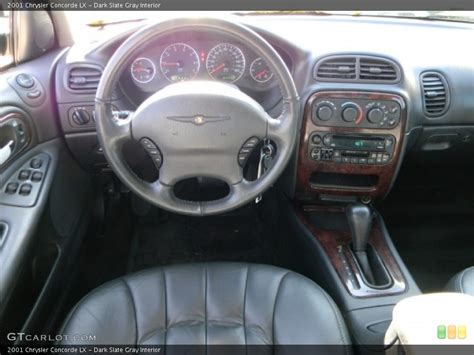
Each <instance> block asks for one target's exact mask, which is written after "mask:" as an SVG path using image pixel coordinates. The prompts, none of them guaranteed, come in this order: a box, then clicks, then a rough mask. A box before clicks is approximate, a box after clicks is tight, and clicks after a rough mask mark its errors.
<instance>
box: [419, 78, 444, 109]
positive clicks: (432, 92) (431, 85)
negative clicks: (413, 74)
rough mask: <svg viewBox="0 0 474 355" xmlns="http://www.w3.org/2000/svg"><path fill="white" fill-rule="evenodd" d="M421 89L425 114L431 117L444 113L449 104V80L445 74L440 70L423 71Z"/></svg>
mask: <svg viewBox="0 0 474 355" xmlns="http://www.w3.org/2000/svg"><path fill="white" fill-rule="evenodd" d="M421 90H422V95H423V104H424V107H423V108H424V111H425V114H426V115H427V116H430V117H438V116H441V115H443V114H444V113H445V112H446V110H447V109H448V105H449V88H448V82H447V81H446V79H445V78H444V76H443V75H441V74H440V73H438V72H424V73H422V74H421Z"/></svg>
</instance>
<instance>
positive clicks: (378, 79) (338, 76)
mask: <svg viewBox="0 0 474 355" xmlns="http://www.w3.org/2000/svg"><path fill="white" fill-rule="evenodd" d="M314 78H315V79H316V80H320V81H333V82H341V81H342V82H362V83H381V84H394V83H397V82H398V81H400V78H401V71H400V67H399V66H398V64H396V63H395V62H393V61H391V60H389V59H386V58H381V57H375V56H367V55H357V54H354V55H334V56H330V57H326V58H323V59H322V60H320V61H319V62H318V63H316V66H315V67H314Z"/></svg>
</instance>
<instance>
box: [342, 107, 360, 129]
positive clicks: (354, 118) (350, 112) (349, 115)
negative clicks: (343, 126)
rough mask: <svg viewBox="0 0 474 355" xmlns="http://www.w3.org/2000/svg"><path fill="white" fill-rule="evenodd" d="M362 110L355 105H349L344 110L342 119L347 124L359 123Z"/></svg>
mask: <svg viewBox="0 0 474 355" xmlns="http://www.w3.org/2000/svg"><path fill="white" fill-rule="evenodd" d="M360 116H361V109H360V108H359V107H358V106H357V105H355V104H349V105H347V106H346V107H345V108H344V109H343V110H342V119H343V120H344V121H346V122H355V123H356V124H357V123H359V122H358V121H359V119H360Z"/></svg>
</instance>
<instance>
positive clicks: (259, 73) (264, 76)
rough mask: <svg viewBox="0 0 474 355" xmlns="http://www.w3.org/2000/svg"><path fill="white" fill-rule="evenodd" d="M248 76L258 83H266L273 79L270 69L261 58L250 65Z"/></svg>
mask: <svg viewBox="0 0 474 355" xmlns="http://www.w3.org/2000/svg"><path fill="white" fill-rule="evenodd" d="M250 75H251V76H252V78H253V80H255V81H256V82H259V83H266V82H267V81H269V80H270V79H271V78H272V77H273V73H272V71H271V69H270V67H269V66H268V64H267V63H266V62H265V61H264V60H263V59H262V58H257V59H255V60H254V61H253V62H252V64H250Z"/></svg>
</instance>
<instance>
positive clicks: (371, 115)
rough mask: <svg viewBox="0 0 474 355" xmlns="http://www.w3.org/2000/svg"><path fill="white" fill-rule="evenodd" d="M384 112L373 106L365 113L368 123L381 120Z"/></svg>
mask: <svg viewBox="0 0 474 355" xmlns="http://www.w3.org/2000/svg"><path fill="white" fill-rule="evenodd" d="M384 116H385V114H384V112H383V111H382V110H381V109H380V108H377V107H376V108H373V109H371V110H370V111H369V112H368V113H367V120H368V121H369V122H370V123H380V122H382V120H383V118H384Z"/></svg>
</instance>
